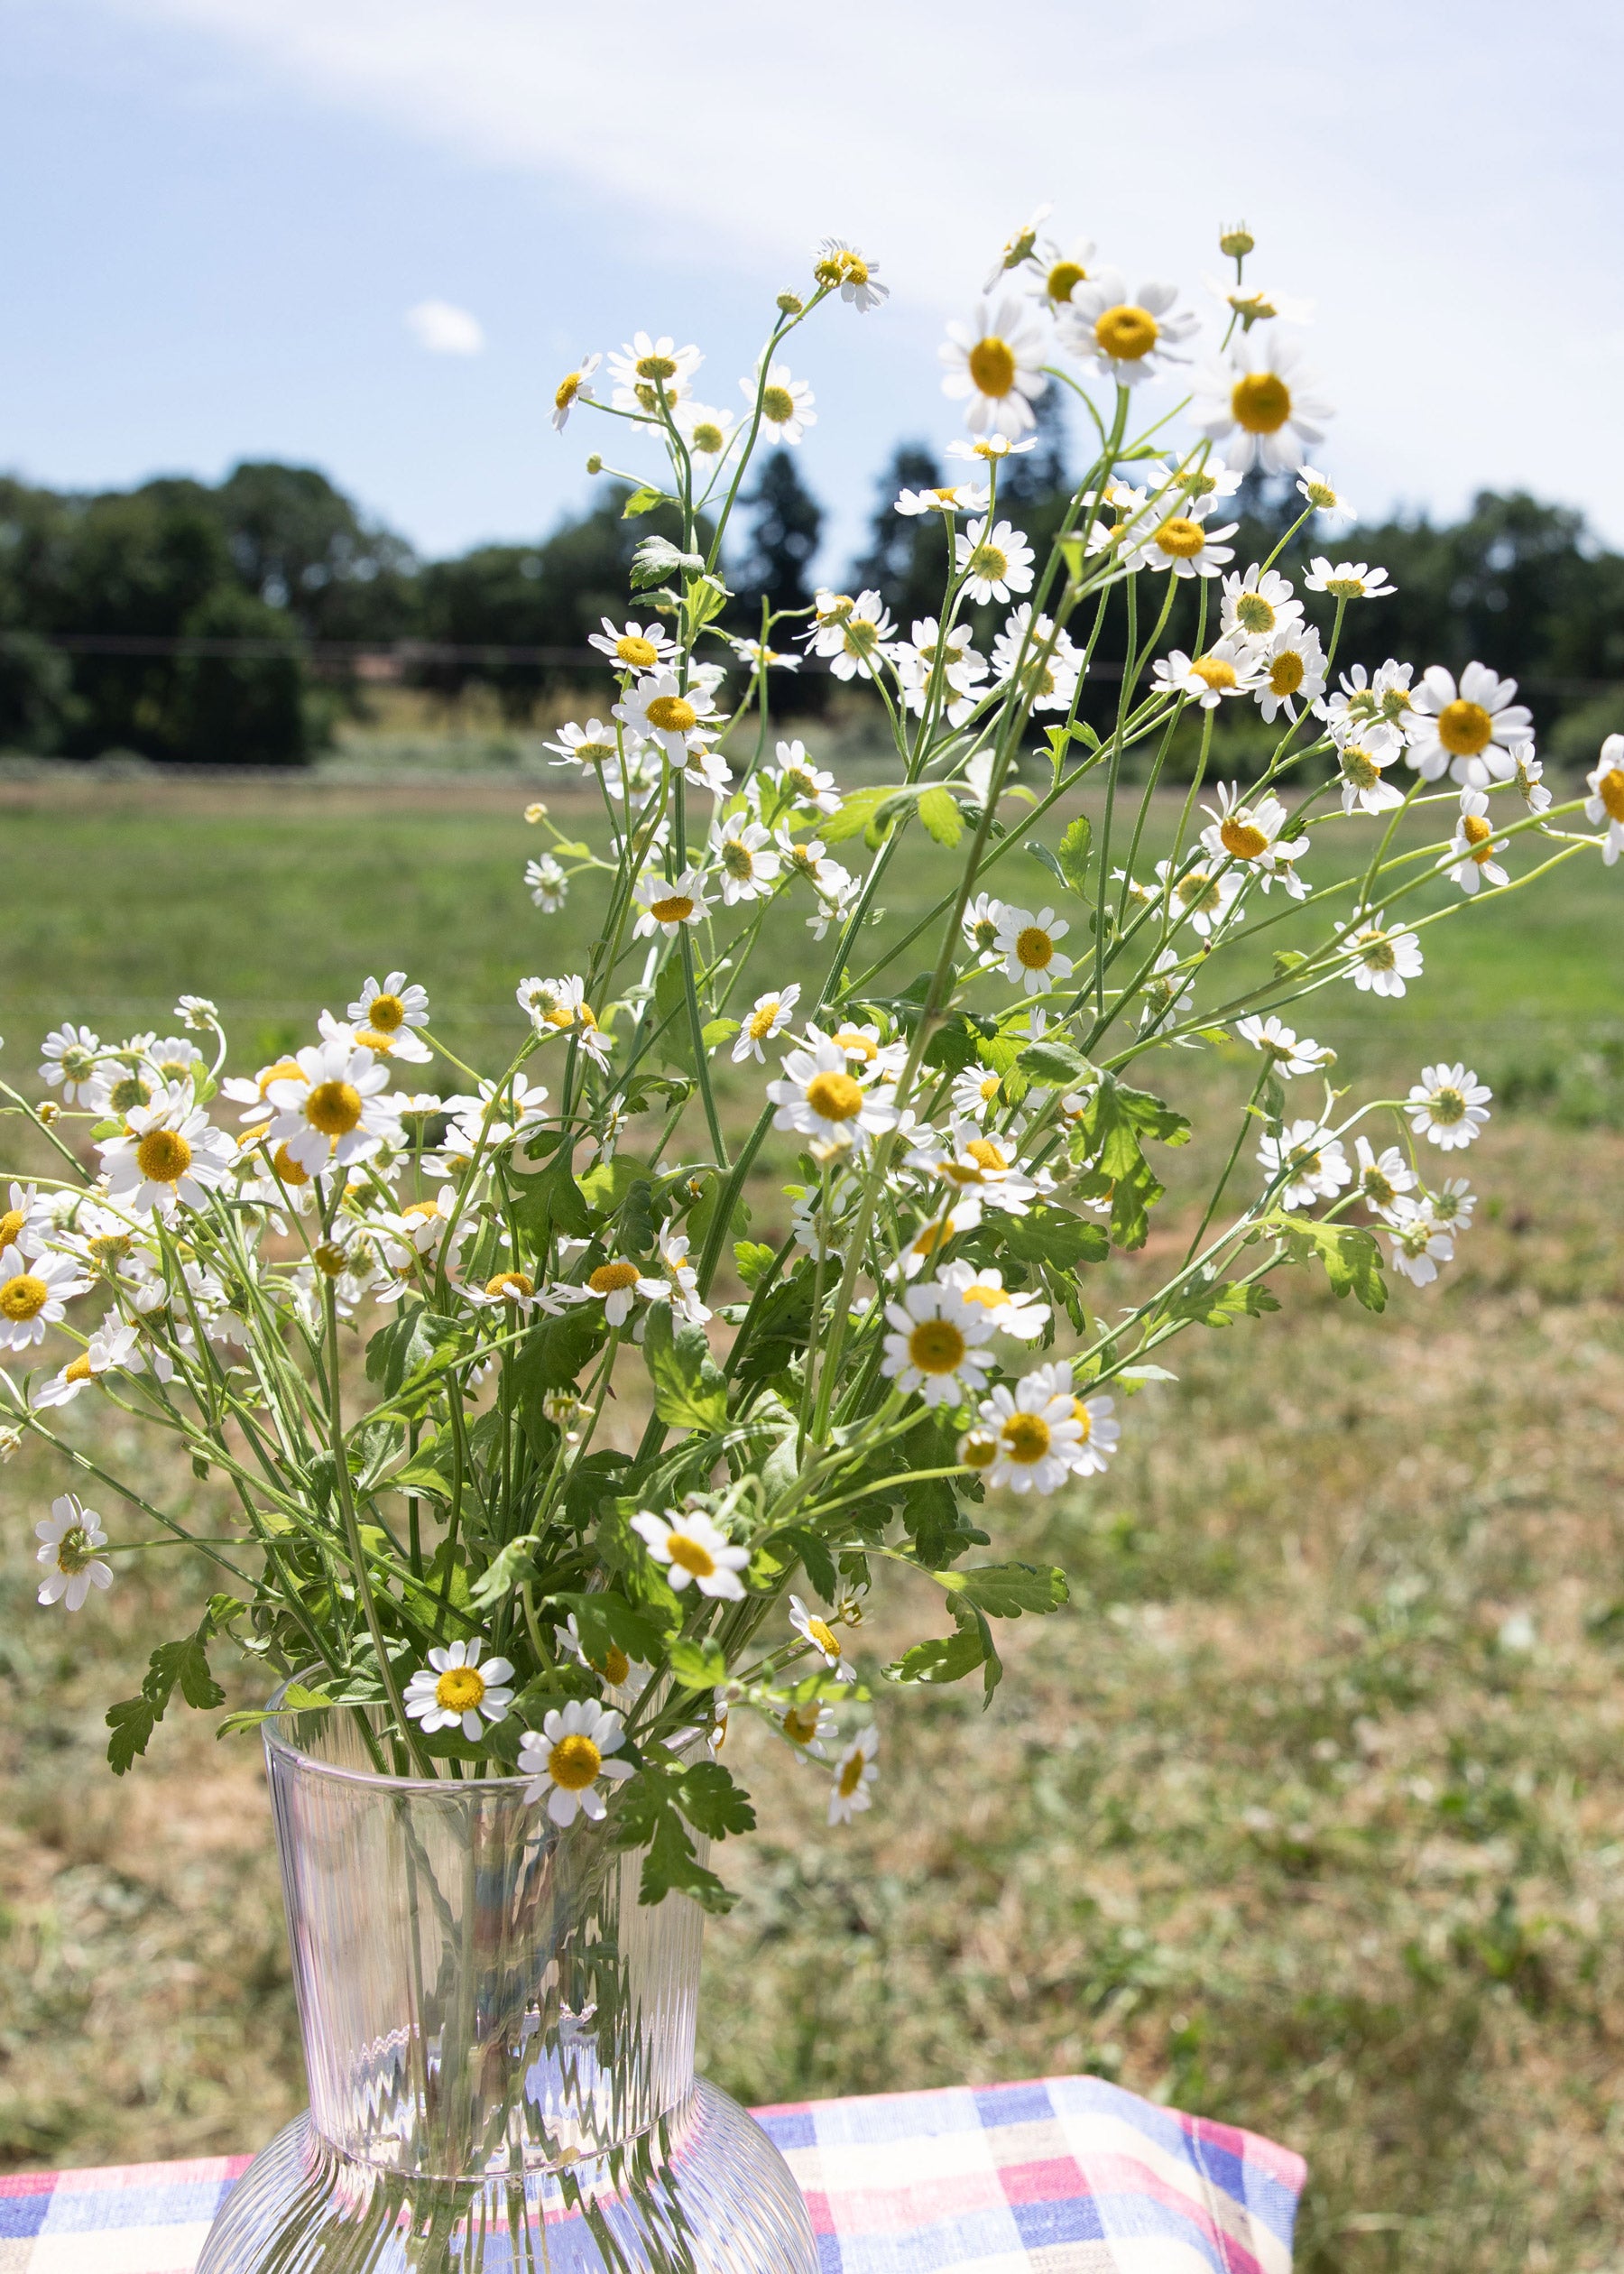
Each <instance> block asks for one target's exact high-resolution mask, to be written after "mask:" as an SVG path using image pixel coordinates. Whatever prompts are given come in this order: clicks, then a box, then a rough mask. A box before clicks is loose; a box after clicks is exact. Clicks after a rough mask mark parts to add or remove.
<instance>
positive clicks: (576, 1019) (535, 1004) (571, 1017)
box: [513, 972, 609, 1066]
mask: <svg viewBox="0 0 1624 2274" xmlns="http://www.w3.org/2000/svg"><path fill="white" fill-rule="evenodd" d="M513 994H514V999H515V1000H516V1002H517V1003H518V1005H519V1008H520V1009H521V1011H523V1012H526V1013H527V1014H528V1016H529V1018H530V1021H531V1025H532V1026H533V1027H534V1028H535V1030H536V1032H537V1033H538V1034H541V1035H546V1034H573V1035H574V1036H575V1039H576V1040H577V1043H578V1044H579V1046H580V1048H581V1049H584V1050H587V1051H589V1052H590V1053H591V1055H592V1057H593V1058H595V1060H596V1061H597V1063H598V1065H600V1066H605V1065H607V1063H608V1060H609V1038H608V1036H607V1035H606V1034H605V1033H604V1031H603V1029H602V1028H601V1027H600V1026H599V1024H598V1022H597V1014H596V1013H595V1011H594V1010H593V1008H592V1006H591V1004H590V1003H588V1002H587V1000H586V981H585V980H584V979H582V978H581V977H580V976H579V975H577V974H576V973H573V972H572V973H570V974H569V975H567V977H565V978H562V979H540V978H535V979H521V981H520V982H519V984H518V985H517V986H516V987H515V988H514V990H513Z"/></svg>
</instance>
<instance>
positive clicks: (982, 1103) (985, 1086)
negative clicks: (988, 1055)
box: [953, 1066, 1000, 1121]
mask: <svg viewBox="0 0 1624 2274" xmlns="http://www.w3.org/2000/svg"><path fill="white" fill-rule="evenodd" d="M999 1088H1000V1081H999V1077H998V1076H997V1075H996V1074H993V1073H992V1072H990V1071H989V1070H988V1068H986V1067H984V1066H971V1067H966V1068H965V1069H964V1072H963V1073H962V1074H958V1075H955V1077H954V1083H953V1110H954V1112H955V1114H968V1115H969V1116H970V1118H971V1119H972V1120H973V1121H984V1120H985V1119H986V1117H987V1115H988V1114H990V1113H991V1112H992V1108H993V1106H994V1105H996V1104H997V1102H998V1093H999Z"/></svg>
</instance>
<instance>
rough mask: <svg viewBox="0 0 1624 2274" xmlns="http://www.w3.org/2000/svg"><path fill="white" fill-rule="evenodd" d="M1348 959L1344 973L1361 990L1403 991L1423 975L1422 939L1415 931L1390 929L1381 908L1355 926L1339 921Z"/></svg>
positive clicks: (1369, 992) (1389, 992) (1367, 992)
mask: <svg viewBox="0 0 1624 2274" xmlns="http://www.w3.org/2000/svg"><path fill="white" fill-rule="evenodd" d="M1336 929H1337V930H1338V931H1339V932H1341V933H1342V944H1343V952H1344V953H1345V954H1346V956H1347V957H1348V958H1349V960H1348V963H1347V966H1346V967H1345V973H1344V975H1345V976H1346V977H1347V978H1349V979H1352V982H1353V984H1354V985H1355V986H1356V987H1357V988H1358V989H1359V991H1360V993H1361V994H1379V995H1401V994H1404V992H1405V985H1406V982H1407V981H1408V980H1411V979H1418V978H1419V977H1420V976H1421V968H1422V958H1421V942H1420V941H1419V940H1418V939H1417V938H1416V935H1415V933H1414V932H1413V931H1402V930H1400V931H1392V932H1390V931H1388V930H1387V929H1385V928H1384V926H1383V924H1382V920H1381V915H1380V913H1379V911H1378V913H1377V914H1376V915H1374V916H1372V917H1371V918H1370V920H1369V921H1368V922H1366V923H1363V924H1361V925H1359V926H1358V927H1357V928H1354V927H1353V926H1352V925H1343V924H1340V923H1339V924H1338V925H1337V928H1336Z"/></svg>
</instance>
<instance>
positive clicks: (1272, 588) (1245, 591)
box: [1218, 560, 1303, 640]
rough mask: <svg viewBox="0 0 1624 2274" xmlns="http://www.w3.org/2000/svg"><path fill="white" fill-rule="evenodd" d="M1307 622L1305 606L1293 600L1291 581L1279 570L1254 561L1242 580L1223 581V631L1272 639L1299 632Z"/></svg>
mask: <svg viewBox="0 0 1624 2274" xmlns="http://www.w3.org/2000/svg"><path fill="white" fill-rule="evenodd" d="M1302 621H1303V604H1302V602H1301V601H1300V600H1298V599H1296V598H1294V597H1293V595H1292V588H1291V583H1290V580H1289V578H1286V577H1283V576H1281V574H1280V572H1279V570H1278V568H1260V567H1259V566H1258V564H1257V562H1256V561H1255V560H1254V561H1253V563H1252V565H1251V567H1250V568H1249V569H1248V570H1247V572H1246V574H1245V575H1244V576H1243V577H1242V576H1240V575H1234V576H1228V577H1225V578H1224V579H1223V614H1222V615H1220V617H1219V620H1218V628H1219V630H1220V631H1221V632H1243V633H1245V635H1246V637H1247V638H1248V639H1249V640H1272V639H1273V638H1274V635H1275V633H1277V632H1290V631H1295V630H1296V627H1297V626H1298V625H1299V624H1301V623H1302Z"/></svg>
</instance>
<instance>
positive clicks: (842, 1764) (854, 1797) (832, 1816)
mask: <svg viewBox="0 0 1624 2274" xmlns="http://www.w3.org/2000/svg"><path fill="white" fill-rule="evenodd" d="M879 1750H880V1732H879V1730H878V1729H877V1728H876V1727H875V1726H874V1724H872V1722H871V1723H870V1724H868V1726H867V1727H866V1728H864V1729H860V1730H859V1731H858V1732H857V1734H856V1735H855V1737H854V1738H853V1740H852V1742H851V1743H850V1744H849V1745H848V1746H847V1747H846V1749H845V1751H844V1752H843V1753H842V1754H841V1756H840V1758H839V1759H838V1760H837V1761H835V1772H834V1774H833V1776H832V1777H831V1778H830V1779H829V1823H830V1825H831V1826H834V1825H836V1824H850V1822H851V1821H852V1818H853V1817H854V1816H858V1815H861V1813H862V1812H863V1809H864V1808H872V1807H873V1805H874V1799H873V1795H872V1792H871V1791H870V1789H869V1788H870V1786H871V1785H872V1783H873V1781H874V1779H875V1778H876V1777H877V1776H878V1775H879V1773H880V1769H879V1764H878V1762H877V1761H875V1759H874V1755H875V1754H876V1753H877V1752H879Z"/></svg>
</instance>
